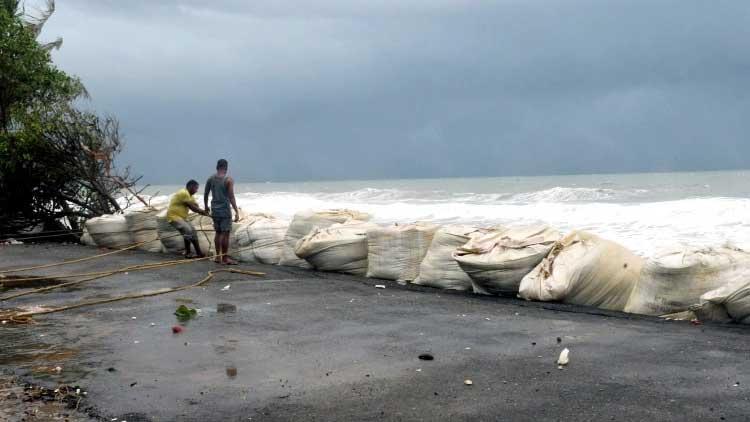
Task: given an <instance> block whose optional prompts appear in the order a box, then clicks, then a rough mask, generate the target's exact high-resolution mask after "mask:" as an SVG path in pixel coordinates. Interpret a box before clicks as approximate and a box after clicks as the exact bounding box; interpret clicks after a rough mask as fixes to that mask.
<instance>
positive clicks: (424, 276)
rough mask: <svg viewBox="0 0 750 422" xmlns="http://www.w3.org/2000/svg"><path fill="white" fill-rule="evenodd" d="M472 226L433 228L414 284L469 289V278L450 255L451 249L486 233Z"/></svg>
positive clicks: (484, 230) (449, 288)
mask: <svg viewBox="0 0 750 422" xmlns="http://www.w3.org/2000/svg"><path fill="white" fill-rule="evenodd" d="M488 231H489V230H487V229H478V228H476V227H472V226H456V225H454V226H444V227H441V228H440V229H438V230H437V232H435V236H434V237H433V239H432V243H431V244H430V247H429V249H427V255H425V257H424V259H423V260H422V263H421V264H420V265H419V276H417V278H416V279H415V280H414V282H413V283H414V284H419V285H422V286H430V287H436V288H439V289H448V290H469V289H471V288H472V287H471V278H470V277H469V275H468V274H466V273H465V272H464V270H462V269H461V267H459V266H458V263H457V262H456V260H455V259H453V252H455V251H456V249H458V248H459V247H460V246H463V245H465V244H466V242H468V241H469V240H471V239H472V238H474V237H477V236H482V235H484V234H486V233H488Z"/></svg>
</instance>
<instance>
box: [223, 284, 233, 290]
mask: <svg viewBox="0 0 750 422" xmlns="http://www.w3.org/2000/svg"><path fill="white" fill-rule="evenodd" d="M230 287H232V285H231V284H227V285H226V286H224V287H222V288H221V291H222V292H226V291H227V290H229V288H230Z"/></svg>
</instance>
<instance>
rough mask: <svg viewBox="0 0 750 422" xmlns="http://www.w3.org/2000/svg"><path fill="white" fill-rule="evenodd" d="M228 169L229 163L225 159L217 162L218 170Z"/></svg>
mask: <svg viewBox="0 0 750 422" xmlns="http://www.w3.org/2000/svg"><path fill="white" fill-rule="evenodd" d="M228 167H229V163H228V162H227V160H225V159H223V158H222V159H221V160H219V161H217V162H216V170H226V169H227V168H228Z"/></svg>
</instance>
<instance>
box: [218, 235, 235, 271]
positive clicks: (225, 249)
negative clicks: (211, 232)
mask: <svg viewBox="0 0 750 422" xmlns="http://www.w3.org/2000/svg"><path fill="white" fill-rule="evenodd" d="M229 235H230V233H229V232H225V233H224V237H223V238H222V239H221V249H222V251H223V252H222V253H223V254H224V258H223V262H224V264H228V265H233V264H236V262H234V261H233V260H232V259H231V258H229Z"/></svg>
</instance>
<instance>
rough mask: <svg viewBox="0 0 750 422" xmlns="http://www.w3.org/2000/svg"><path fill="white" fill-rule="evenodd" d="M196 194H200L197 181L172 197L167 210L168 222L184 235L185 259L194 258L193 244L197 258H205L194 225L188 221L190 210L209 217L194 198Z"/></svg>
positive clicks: (191, 182)
mask: <svg viewBox="0 0 750 422" xmlns="http://www.w3.org/2000/svg"><path fill="white" fill-rule="evenodd" d="M196 192H198V182H196V181H195V180H190V181H188V182H187V184H186V185H185V188H184V189H180V190H178V191H177V192H176V193H175V194H174V195H172V199H170V200H169V208H168V209H167V221H168V222H169V224H171V225H172V227H174V228H175V229H177V231H178V232H180V234H181V235H182V240H183V241H184V242H185V258H187V259H190V258H192V257H193V255H191V254H190V244H191V243H192V244H193V246H194V247H195V255H196V257H198V258H203V257H204V256H205V255H203V251H201V247H200V244H199V243H198V239H197V238H196V237H195V229H194V228H193V225H192V224H190V222H189V221H187V217H188V213H189V212H190V210H192V211H193V212H196V213H198V214H202V215H205V216H209V214H208V212H207V211H203V210H202V209H200V207H199V206H198V203H197V202H196V201H195V198H193V195H195V193H196Z"/></svg>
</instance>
